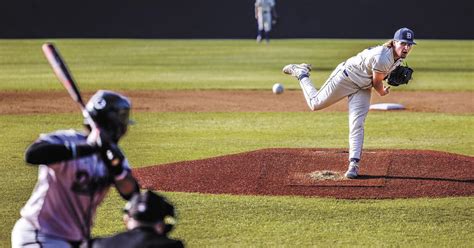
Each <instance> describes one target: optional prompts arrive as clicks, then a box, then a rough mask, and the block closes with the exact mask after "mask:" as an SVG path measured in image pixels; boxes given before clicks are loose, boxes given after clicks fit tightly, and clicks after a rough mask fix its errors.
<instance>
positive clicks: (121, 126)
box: [86, 90, 131, 142]
mask: <svg viewBox="0 0 474 248" xmlns="http://www.w3.org/2000/svg"><path fill="white" fill-rule="evenodd" d="M130 109H131V102H130V100H129V99H128V98H126V97H125V96H122V95H120V94H118V93H115V92H113V91H107V90H99V91H97V92H96V93H95V94H94V95H93V96H92V97H91V99H90V100H89V102H88V103H87V105H86V110H87V112H89V114H90V116H91V117H92V119H93V120H94V122H95V123H96V124H97V126H98V127H99V128H100V129H102V130H103V131H105V132H106V133H107V134H108V135H109V136H110V138H111V139H112V140H113V141H115V142H118V141H119V140H120V138H121V137H122V136H123V135H124V134H125V133H126V132H127V127H128V125H129V124H130V123H131V121H130V119H129V115H130Z"/></svg>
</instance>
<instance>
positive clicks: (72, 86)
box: [42, 43, 119, 165]
mask: <svg viewBox="0 0 474 248" xmlns="http://www.w3.org/2000/svg"><path fill="white" fill-rule="evenodd" d="M42 49H43V53H44V55H45V56H46V59H47V60H48V62H49V64H50V65H51V68H53V71H54V74H56V77H57V78H58V79H59V82H60V83H61V84H62V85H63V86H64V88H66V90H67V92H68V93H69V95H70V96H71V98H72V99H73V100H74V101H75V102H76V103H78V104H79V107H80V109H81V111H82V115H83V116H84V118H85V119H86V121H87V123H88V124H89V125H90V127H91V129H92V130H97V131H99V132H100V129H99V128H98V127H97V124H96V123H95V122H94V120H93V119H92V117H91V116H90V114H89V112H88V111H87V110H86V105H85V104H84V101H83V100H82V96H81V92H80V91H79V88H78V87H77V83H76V81H75V80H74V78H73V77H72V74H71V72H70V71H69V69H68V67H67V65H66V62H65V60H64V59H63V58H62V57H61V54H59V50H58V49H57V48H56V46H55V45H54V44H52V43H45V44H43V46H42ZM107 156H108V157H109V159H110V161H111V163H112V165H117V164H118V163H119V159H118V158H117V157H114V154H111V155H107Z"/></svg>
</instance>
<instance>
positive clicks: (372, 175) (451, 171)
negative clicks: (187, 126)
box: [133, 148, 474, 199]
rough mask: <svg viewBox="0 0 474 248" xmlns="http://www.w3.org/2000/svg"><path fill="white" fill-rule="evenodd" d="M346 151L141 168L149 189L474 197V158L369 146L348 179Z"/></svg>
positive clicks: (274, 152) (252, 155)
mask: <svg viewBox="0 0 474 248" xmlns="http://www.w3.org/2000/svg"><path fill="white" fill-rule="evenodd" d="M347 155H348V154H347V151H345V150H343V149H287V148H278V149H263V150H257V151H252V152H245V153H239V154H233V155H227V156H220V157H214V158H208V159H201V160H194V161H184V162H178V163H170V164H163V165H156V166H150V167H144V168H138V169H135V170H134V171H133V173H134V175H135V176H136V177H137V179H138V180H139V183H140V184H141V186H142V187H143V188H149V189H154V190H162V191H180V192H201V193H211V194H249V195H303V196H323V197H336V198H347V199H358V198H408V197H447V196H472V195H474V157H470V156H463V155H457V154H452V153H446V152H436V151H419V150H365V151H364V155H363V160H362V161H361V167H360V177H358V178H357V179H346V178H344V176H343V175H344V172H345V170H346V169H347V165H348V162H347V157H348V156H347Z"/></svg>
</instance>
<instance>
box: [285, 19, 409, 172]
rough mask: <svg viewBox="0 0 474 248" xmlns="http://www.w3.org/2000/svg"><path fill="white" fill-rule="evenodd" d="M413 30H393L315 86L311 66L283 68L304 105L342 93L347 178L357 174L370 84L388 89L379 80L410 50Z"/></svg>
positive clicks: (316, 106)
mask: <svg viewBox="0 0 474 248" xmlns="http://www.w3.org/2000/svg"><path fill="white" fill-rule="evenodd" d="M413 39H414V33H413V31H412V30H410V29H408V28H401V29H399V30H397V31H396V32H395V35H394V37H393V39H392V40H389V41H387V42H386V43H385V44H383V45H381V46H377V47H372V48H368V49H365V50H364V51H362V52H360V53H359V54H357V55H356V56H354V57H351V58H349V59H348V60H346V61H345V62H342V63H340V64H339V65H338V66H337V67H336V69H335V70H334V71H333V72H332V73H331V75H330V76H329V78H328V79H327V81H326V82H325V83H324V84H323V86H321V88H320V89H319V90H316V88H315V87H314V86H313V84H312V82H311V79H310V78H309V71H311V66H310V65H308V64H300V65H296V64H290V65H287V66H285V67H284V68H283V72H284V73H286V74H290V75H293V76H295V77H296V78H298V80H299V83H300V86H301V89H302V91H303V94H304V97H305V99H306V102H307V103H308V106H309V108H310V109H311V110H313V111H316V110H320V109H323V108H326V107H328V106H330V105H332V104H334V103H336V102H337V101H339V100H341V99H342V98H344V97H348V107H349V161H350V162H349V168H348V170H347V172H346V173H345V176H346V177H347V178H356V177H357V176H358V174H359V161H360V159H361V156H362V145H363V142H364V124H365V118H366V117H367V114H368V112H369V107H370V96H371V92H372V88H374V89H375V91H377V93H378V94H379V95H381V96H384V95H387V94H388V93H389V89H390V87H386V86H384V84H383V80H384V79H385V78H386V77H387V76H388V75H389V74H390V72H391V71H393V70H394V69H395V68H396V67H397V66H399V65H400V64H401V63H402V62H403V59H405V58H406V56H407V55H408V53H409V52H410V50H411V48H412V45H413V44H416V43H415V42H414V40H413Z"/></svg>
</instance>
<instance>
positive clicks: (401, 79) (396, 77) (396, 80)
mask: <svg viewBox="0 0 474 248" xmlns="http://www.w3.org/2000/svg"><path fill="white" fill-rule="evenodd" d="M412 74H413V69H411V68H410V67H408V66H403V65H399V66H397V68H395V70H393V71H392V72H391V73H390V75H389V76H388V84H389V85H392V86H399V85H402V84H408V81H410V79H411V76H412Z"/></svg>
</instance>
